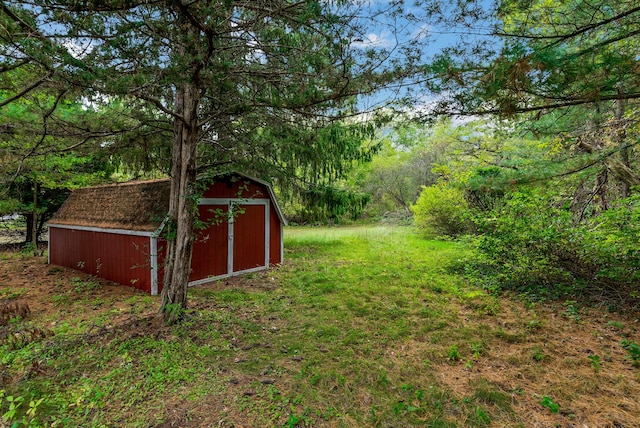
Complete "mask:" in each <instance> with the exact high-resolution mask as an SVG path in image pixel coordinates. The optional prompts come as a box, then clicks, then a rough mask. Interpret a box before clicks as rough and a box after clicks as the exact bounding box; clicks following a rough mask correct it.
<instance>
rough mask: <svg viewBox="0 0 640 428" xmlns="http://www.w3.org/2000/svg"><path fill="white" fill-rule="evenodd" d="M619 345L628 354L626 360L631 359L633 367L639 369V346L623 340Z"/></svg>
mask: <svg viewBox="0 0 640 428" xmlns="http://www.w3.org/2000/svg"><path fill="white" fill-rule="evenodd" d="M621 345H622V347H623V348H624V349H626V350H627V352H628V353H629V355H628V356H627V358H630V359H631V361H632V362H633V365H634V366H637V367H640V345H638V344H637V343H635V342H632V341H630V340H627V339H625V340H623V341H622V342H621Z"/></svg>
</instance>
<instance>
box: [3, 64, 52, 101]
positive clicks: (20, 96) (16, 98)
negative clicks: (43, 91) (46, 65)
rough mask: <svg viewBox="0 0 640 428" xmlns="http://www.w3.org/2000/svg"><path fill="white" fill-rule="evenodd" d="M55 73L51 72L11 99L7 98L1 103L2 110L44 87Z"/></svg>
mask: <svg viewBox="0 0 640 428" xmlns="http://www.w3.org/2000/svg"><path fill="white" fill-rule="evenodd" d="M53 74H54V72H53V71H49V72H48V73H47V74H46V75H45V76H44V77H42V78H41V79H39V80H37V81H35V82H33V83H31V84H30V85H28V86H26V87H25V88H24V89H23V90H22V91H20V92H18V93H17V94H15V95H14V96H12V97H9V98H5V99H4V100H2V101H0V108H2V107H4V106H6V105H7V104H9V103H11V102H13V101H15V100H18V99H20V98H22V97H24V96H25V95H27V94H28V93H29V92H31V91H32V90H34V89H36V88H37V87H38V86H40V85H42V84H43V83H44V82H46V81H47V80H48V79H49V78H50V77H51V76H53Z"/></svg>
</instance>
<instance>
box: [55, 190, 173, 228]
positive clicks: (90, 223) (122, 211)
mask: <svg viewBox="0 0 640 428" xmlns="http://www.w3.org/2000/svg"><path fill="white" fill-rule="evenodd" d="M170 189H171V183H170V181H169V179H162V180H151V181H132V182H128V183H119V184H110V185H104V186H94V187H85V188H83V189H77V190H74V191H73V192H72V193H71V195H70V196H69V198H68V199H67V200H66V201H65V203H64V204H63V205H62V207H60V209H59V210H58V212H56V213H55V214H54V216H53V217H52V218H51V219H50V220H49V222H48V223H49V224H59V225H73V226H87V227H100V228H105V229H128V230H139V231H145V232H152V231H154V230H156V229H157V228H158V227H159V226H160V224H161V223H162V220H163V219H164V217H165V215H166V213H167V209H168V207H169V192H170Z"/></svg>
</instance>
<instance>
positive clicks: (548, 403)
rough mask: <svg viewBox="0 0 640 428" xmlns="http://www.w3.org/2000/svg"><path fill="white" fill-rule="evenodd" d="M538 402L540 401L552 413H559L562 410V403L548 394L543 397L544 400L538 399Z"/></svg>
mask: <svg viewBox="0 0 640 428" xmlns="http://www.w3.org/2000/svg"><path fill="white" fill-rule="evenodd" d="M538 403H540V405H542V406H543V407H546V408H547V409H549V410H551V413H558V412H559V411H560V405H559V404H558V403H556V402H554V401H553V400H552V399H551V397H549V396H548V395H545V396H544V397H542V400H540V401H538Z"/></svg>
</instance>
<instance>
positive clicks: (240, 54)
mask: <svg viewBox="0 0 640 428" xmlns="http://www.w3.org/2000/svg"><path fill="white" fill-rule="evenodd" d="M338 7H339V5H332V4H330V3H327V4H322V3H320V2H317V1H300V2H290V1H286V0H275V1H266V0H258V1H242V0H238V1H222V0H209V1H195V2H184V1H159V2H147V1H139V2H138V1H134V2H120V1H102V2H67V1H57V0H34V1H32V2H15V3H13V5H12V6H8V5H6V4H3V12H4V14H3V16H2V19H3V20H4V22H5V23H6V26H7V28H11V29H12V30H10V31H8V32H7V33H8V34H9V36H7V37H6V38H5V44H6V46H10V47H11V48H10V49H11V52H9V48H7V49H6V50H5V53H8V52H9V53H11V54H12V55H6V56H5V63H6V64H7V66H6V67H7V68H8V67H19V66H21V62H22V61H26V62H28V63H29V64H33V66H34V67H37V68H38V69H39V70H41V73H42V76H43V77H42V78H43V79H45V78H46V79H48V78H55V79H59V80H60V81H62V82H65V83H67V84H69V85H72V86H73V87H74V88H82V89H83V90H84V93H85V95H86V97H87V99H91V100H92V102H95V103H99V102H109V101H112V100H113V99H115V98H119V99H121V100H123V102H127V101H126V100H131V103H132V104H134V105H135V104H142V107H143V112H144V113H145V115H146V117H144V118H142V117H141V118H139V119H140V120H143V119H144V123H145V124H146V125H147V126H152V124H153V126H157V129H164V130H168V131H169V132H170V134H171V136H170V138H171V140H172V148H171V156H172V159H171V172H170V175H171V180H172V181H171V182H172V185H171V195H170V201H171V202H170V206H169V213H168V221H167V226H166V228H167V238H168V248H167V249H166V251H167V257H166V260H167V264H166V266H165V276H164V288H163V293H162V309H161V311H162V313H163V315H164V318H165V321H166V322H169V323H171V322H175V321H177V320H179V319H180V318H181V316H182V314H183V311H184V308H185V307H186V302H187V297H186V291H187V282H188V277H189V269H190V260H191V250H192V246H193V241H194V220H195V218H194V216H195V215H196V214H195V213H196V210H195V209H194V208H195V206H194V205H195V201H196V200H197V186H196V177H197V176H198V175H199V174H200V173H203V172H209V173H212V175H215V173H220V172H224V171H226V170H229V169H232V168H238V167H240V168H242V169H243V170H248V171H249V172H254V173H257V174H262V173H264V172H269V173H271V174H275V175H276V176H279V177H287V176H290V177H298V179H299V182H300V183H305V182H306V183H309V182H317V181H319V180H327V179H331V178H332V177H336V176H339V175H341V174H342V173H343V171H344V166H345V165H346V164H350V163H351V162H352V161H353V160H355V159H357V158H359V157H362V156H363V155H366V154H367V153H366V152H363V151H362V150H361V149H360V146H359V144H358V141H359V140H358V138H354V136H356V137H357V135H362V134H363V133H366V132H367V129H366V127H363V126H362V125H361V124H359V123H357V122H355V121H353V122H352V123H351V124H350V125H344V124H343V125H338V124H336V123H334V122H335V120H336V119H337V118H341V117H346V116H347V115H351V114H352V113H353V107H354V99H355V96H356V95H357V94H358V93H360V92H366V91H372V90H374V89H375V88H376V87H378V86H379V85H381V84H385V83H388V82H389V79H390V76H392V75H393V73H392V72H389V70H386V69H385V68H384V67H380V65H381V64H382V63H383V61H384V56H380V55H383V54H384V52H376V51H375V50H373V49H369V50H366V51H359V50H355V49H354V48H353V46H352V43H351V39H352V38H353V35H354V34H356V33H357V32H358V30H357V28H355V27H354V26H353V25H352V22H353V20H352V18H353V16H347V15H345V14H342V13H340V12H339V10H338ZM13 52H17V54H14V53H13ZM381 58H382V59H381ZM37 83H38V80H36V81H35V82H34V83H33V84H34V85H37ZM28 90H29V87H28V86H24V89H23V91H28ZM19 95H20V92H17V93H16V95H14V96H13V97H17V96H19ZM10 100H11V99H10V98H7V100H6V101H7V102H9V101H10ZM5 104H6V102H5ZM141 123H142V122H141ZM318 129H325V130H326V131H323V132H320V133H319V132H318V131H317V130H318ZM169 132H167V133H169ZM318 136H320V137H321V138H319V137H318ZM345 136H346V137H348V138H344V137H345Z"/></svg>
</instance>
